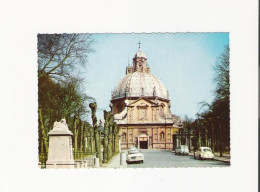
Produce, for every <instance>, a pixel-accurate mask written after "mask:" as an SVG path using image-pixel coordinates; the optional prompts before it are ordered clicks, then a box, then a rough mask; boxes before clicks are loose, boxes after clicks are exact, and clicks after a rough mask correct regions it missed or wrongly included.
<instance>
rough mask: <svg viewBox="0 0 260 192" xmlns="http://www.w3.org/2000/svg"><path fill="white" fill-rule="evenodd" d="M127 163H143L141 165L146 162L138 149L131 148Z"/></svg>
mask: <svg viewBox="0 0 260 192" xmlns="http://www.w3.org/2000/svg"><path fill="white" fill-rule="evenodd" d="M126 162H127V163H130V162H141V163H143V162H144V155H143V154H142V153H141V151H140V150H139V149H137V148H136V147H131V148H130V149H129V151H128V155H127V159H126Z"/></svg>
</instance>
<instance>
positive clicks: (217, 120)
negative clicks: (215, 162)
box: [179, 46, 230, 156]
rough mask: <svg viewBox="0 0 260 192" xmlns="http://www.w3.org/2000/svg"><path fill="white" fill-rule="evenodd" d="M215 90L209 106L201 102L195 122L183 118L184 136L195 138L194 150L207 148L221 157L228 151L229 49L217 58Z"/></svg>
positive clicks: (182, 132) (181, 133)
mask: <svg viewBox="0 0 260 192" xmlns="http://www.w3.org/2000/svg"><path fill="white" fill-rule="evenodd" d="M214 70H215V78H214V81H215V82H216V89H215V90H214V95H215V98H214V100H213V102H212V103H211V104H209V103H205V102H202V103H201V107H202V108H203V109H204V111H203V112H201V113H198V114H197V118H196V119H195V120H192V119H189V118H187V117H186V118H185V119H184V122H183V125H184V130H182V131H180V133H179V134H180V137H182V136H183V135H184V134H186V135H187V136H188V139H189V138H190V137H191V134H193V135H194V136H195V138H194V140H193V143H194V145H195V148H198V147H199V146H209V147H211V148H212V150H213V151H218V152H219V153H220V156H222V154H223V152H224V151H229V150H230V106H229V103H230V81H229V47H228V46H227V47H226V48H225V50H224V52H223V53H222V54H221V55H220V56H219V57H218V58H217V61H216V65H215V67H214Z"/></svg>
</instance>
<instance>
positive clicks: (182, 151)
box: [175, 145, 189, 155]
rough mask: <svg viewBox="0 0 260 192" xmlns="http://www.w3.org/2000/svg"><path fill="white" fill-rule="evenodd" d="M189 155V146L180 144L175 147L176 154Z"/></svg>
mask: <svg viewBox="0 0 260 192" xmlns="http://www.w3.org/2000/svg"><path fill="white" fill-rule="evenodd" d="M179 154H181V155H189V148H188V146H187V145H179V146H178V147H176V149H175V155H179Z"/></svg>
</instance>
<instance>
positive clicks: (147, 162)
mask: <svg viewBox="0 0 260 192" xmlns="http://www.w3.org/2000/svg"><path fill="white" fill-rule="evenodd" d="M141 152H142V153H143V155H144V163H143V164H142V163H131V164H128V165H127V167H128V168H156V167H157V168H164V167H228V166H230V165H229V163H225V162H221V161H216V160H195V159H194V158H193V156H180V155H175V154H174V153H173V152H170V151H164V150H141Z"/></svg>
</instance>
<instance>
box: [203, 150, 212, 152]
mask: <svg viewBox="0 0 260 192" xmlns="http://www.w3.org/2000/svg"><path fill="white" fill-rule="evenodd" d="M203 151H204V152H211V149H203Z"/></svg>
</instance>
